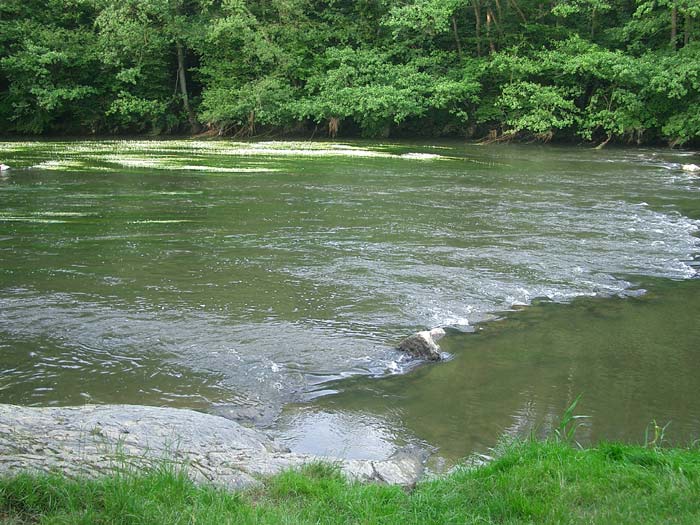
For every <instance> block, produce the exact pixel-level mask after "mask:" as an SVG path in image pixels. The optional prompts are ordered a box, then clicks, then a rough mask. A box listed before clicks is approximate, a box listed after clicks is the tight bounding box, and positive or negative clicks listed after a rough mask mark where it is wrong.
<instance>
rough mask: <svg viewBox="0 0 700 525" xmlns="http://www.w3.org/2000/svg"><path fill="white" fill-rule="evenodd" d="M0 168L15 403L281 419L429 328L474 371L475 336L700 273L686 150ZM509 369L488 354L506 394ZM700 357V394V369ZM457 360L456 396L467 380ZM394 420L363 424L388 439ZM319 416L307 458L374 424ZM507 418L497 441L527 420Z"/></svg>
mask: <svg viewBox="0 0 700 525" xmlns="http://www.w3.org/2000/svg"><path fill="white" fill-rule="evenodd" d="M0 157H2V160H3V162H5V163H7V164H11V165H13V166H14V168H15V169H13V170H12V171H10V172H9V174H8V175H7V176H5V177H3V178H0V368H1V369H2V376H1V377H0V401H2V402H12V403H22V404H36V405H44V404H76V403H83V402H86V401H93V402H127V403H149V404H168V405H175V406H189V407H195V408H201V409H212V407H214V408H216V407H219V408H221V407H229V408H231V407H232V410H234V411H236V410H238V409H239V408H240V407H244V408H245V409H247V410H251V411H253V412H254V413H256V414H267V415H269V414H273V415H274V414H275V413H277V410H278V409H279V407H280V406H281V404H283V403H285V402H289V401H299V400H308V399H310V398H312V397H314V396H317V395H320V394H321V393H324V389H325V388H326V386H325V385H326V383H327V382H328V381H331V380H336V379H339V378H343V377H348V376H383V375H385V374H390V373H393V372H396V371H402V370H404V369H406V368H407V366H408V365H409V364H408V363H405V362H403V361H402V359H401V356H399V355H398V354H397V353H396V352H395V351H394V349H393V347H394V345H395V343H396V342H397V341H398V340H400V339H401V338H402V337H403V336H405V335H407V334H408V333H410V332H412V331H414V330H417V329H423V328H426V327H433V326H448V327H453V328H455V329H456V330H457V331H455V332H454V333H453V334H452V335H451V336H450V337H448V339H447V342H446V344H445V345H444V347H445V349H447V350H450V349H453V350H454V351H453V352H452V353H453V354H455V356H457V354H459V353H460V351H459V349H458V347H459V346H460V345H461V344H462V343H459V341H462V340H465V338H468V337H469V336H468V335H462V336H460V335H459V334H458V331H467V332H468V331H471V330H473V327H474V325H475V323H480V322H483V321H487V320H490V319H494V318H495V317H498V316H501V315H502V314H503V312H505V311H508V310H512V309H513V308H519V307H520V306H521V305H528V304H530V303H531V302H532V301H533V300H535V299H538V300H539V299H545V300H550V301H554V302H558V303H562V302H563V303H568V302H570V301H571V300H572V299H574V298H577V297H582V296H584V297H612V296H618V295H619V294H623V295H636V294H638V293H641V292H637V291H635V290H637V289H638V288H639V286H638V285H639V283H640V282H643V281H644V279H649V278H654V279H661V280H660V281H658V280H657V281H654V282H665V281H664V279H671V280H686V279H690V278H692V277H693V276H694V275H695V268H696V265H695V263H694V259H695V257H696V254H697V253H698V246H699V240H698V238H697V237H696V236H695V234H696V232H697V229H698V224H699V223H698V221H697V219H698V217H700V211H699V209H698V201H699V199H698V197H699V196H700V193H699V192H700V182H699V180H698V179H696V178H692V177H690V176H689V175H686V174H684V173H683V172H682V171H681V170H680V169H679V164H678V163H681V162H687V161H688V160H687V159H688V157H687V156H684V154H682V153H674V152H669V151H663V150H604V151H592V150H588V149H583V148H559V147H535V146H533V147H516V146H498V147H479V146H465V145H461V144H430V145H426V144H422V145H416V144H386V145H365V144H361V143H350V144H330V143H281V142H271V143H232V142H192V141H153V142H148V141H142V142H71V143H60V142H53V143H19V142H17V143H2V144H0ZM669 282H671V281H669ZM627 301H628V302H629V301H630V300H629V299H628V300H627ZM623 303H624V301H623ZM624 304H627V303H624ZM535 311H536V310H535ZM553 311H556V312H557V314H556V315H559V313H558V312H560V311H561V310H558V309H556V308H555V310H553ZM552 316H554V314H552ZM550 317H551V316H543V318H542V319H539V320H538V322H537V323H534V324H533V326H534V325H535V324H536V325H537V326H538V327H542V328H538V329H540V330H544V331H545V332H544V333H547V323H548V322H552V321H551V319H550ZM555 321H556V320H555ZM562 323H563V326H564V328H565V327H566V326H567V322H566V321H562ZM572 326H574V323H572ZM604 329H607V330H611V331H613V332H615V331H616V328H615V327H614V326H607V327H605V328H604ZM692 337H697V334H694V335H692ZM503 344H507V345H510V346H511V347H512V348H516V349H517V347H518V346H519V344H520V343H519V342H518V340H517V338H516V339H513V340H508V341H507V342H506V341H504V342H503ZM455 345H456V346H455ZM698 346H700V345H698ZM501 348H502V347H501ZM553 348H554V349H553V350H552V352H549V353H548V351H547V349H546V348H542V350H541V352H540V353H538V354H537V356H533V355H532V354H531V353H527V356H529V358H530V359H538V360H539V359H541V360H542V361H543V362H547V363H548V366H554V367H555V370H557V371H558V372H556V373H553V376H552V377H550V376H544V377H540V378H537V379H536V381H537V382H538V384H540V385H541V384H542V383H543V382H550V381H551V382H553V383H556V384H559V383H557V382H556V376H557V374H565V373H566V372H565V370H567V367H568V366H569V365H570V363H565V362H564V361H566V360H565V359H564V358H563V357H561V356H559V354H557V352H561V351H562V350H561V345H560V343H557V344H556V345H554V346H553ZM557 348H558V350H557ZM596 351H600V350H596ZM610 351H611V352H612V351H613V350H610ZM650 351H651V350H650ZM513 352H514V354H513V355H512V356H510V357H502V356H501V358H503V359H505V360H506V362H507V364H505V365H504V364H503V363H501V362H497V363H494V362H492V361H490V355H491V354H489V353H484V355H478V356H474V355H472V356H471V357H470V359H474V360H476V361H475V362H478V363H479V366H483V367H486V368H487V369H488V372H484V373H485V374H486V375H487V376H488V377H491V380H492V381H496V382H498V381H505V382H506V384H507V383H508V382H512V381H513V378H514V377H517V376H518V372H517V370H518V366H519V365H518V364H517V363H518V359H520V358H522V355H520V354H518V353H517V351H516V350H513ZM627 359H630V360H633V359H635V357H634V356H628V358H627ZM685 359H686V360H687V362H686V361H684V363H685V364H684V366H681V367H680V368H679V370H678V373H680V374H681V375H683V374H686V375H687V377H688V381H689V387H690V386H693V387H694V388H695V389H697V387H698V386H700V385H699V384H698V383H697V382H693V381H691V380H690V377H691V375H693V374H694V377H698V372H700V365H698V361H700V360H698V356H697V354H693V355H690V354H689V355H688V356H686V357H685ZM461 362H463V361H461V360H460V359H455V363H454V364H451V363H447V364H446V365H440V366H441V367H443V368H435V370H438V369H439V370H452V371H453V372H450V373H453V374H456V375H454V376H451V377H449V378H448V377H443V378H440V379H435V381H436V382H437V383H436V384H440V385H444V384H463V383H464V382H466V381H467V376H469V373H467V372H466V371H462V372H461V375H460V373H459V372H456V370H457V369H459V367H460V366H461V365H458V363H461ZM489 363H490V364H489ZM530 363H531V361H530ZM552 363H558V364H556V365H552ZM581 366H582V367H583V368H582V370H583V372H579V373H583V374H585V370H586V368H585V366H586V365H585V364H584V365H581ZM439 373H440V372H432V371H430V372H429V371H427V370H426V369H422V370H419V371H417V372H414V373H413V374H411V375H410V376H407V377H410V378H419V377H422V376H424V375H426V374H439ZM444 373H447V372H444ZM592 373H593V372H592ZM648 373H649V374H652V375H653V371H652V369H650V371H649V372H648ZM489 374H490V375H489ZM459 377H461V378H462V379H461V380H460V379H459ZM402 380H404V379H401V380H398V381H399V383H400V381H402ZM426 381H427V379H426ZM518 381H525V383H527V379H522V378H520V379H518ZM641 383H643V381H642V382H641ZM681 383H682V381H681ZM371 384H374V383H371V382H370V383H367V384H364V383H362V382H360V386H359V387H358V388H359V391H365V390H367V389H371V388H372V387H370V386H368V385H371ZM424 384H425V383H424ZM601 384H605V382H602V383H601ZM333 385H335V383H333ZM404 387H405V386H404ZM404 387H397V388H404ZM329 388H331V387H329ZM332 388H335V387H332ZM407 388H411V387H407ZM440 388H442V387H440ZM595 388H600V385H597V386H595ZM684 388H685V387H684ZM457 390H459V389H457ZM432 391H433V392H436V390H435V389H433V390H432ZM484 392H488V389H485V390H484ZM558 393H561V391H558ZM387 395H388V394H387ZM445 395H448V393H445ZM470 395H471V394H470ZM616 395H617V394H616ZM564 397H566V396H564ZM333 398H334V397H333V396H331V397H330V398H328V400H329V401H328V402H333V401H331V400H332V399H333ZM493 399H494V400H495V401H494V402H495V403H497V404H498V401H497V400H498V397H497V396H496V397H495V398H493ZM472 401H473V402H474V403H476V404H478V403H477V402H476V401H474V400H472ZM564 401H565V399H563V400H562V402H564ZM324 402H325V401H324ZM368 403H369V402H368ZM350 404H352V403H350ZM499 406H504V405H503V403H501V405H499ZM557 409H558V407H557ZM387 410H388V409H384V408H382V409H381V410H380V409H377V411H378V412H377V413H378V414H380V415H377V416H376V417H378V418H379V419H378V420H377V422H375V423H373V422H372V420H371V417H375V416H374V415H369V416H366V417H370V420H367V419H362V420H361V421H362V422H364V423H363V424H365V423H366V424H367V425H370V426H372V427H373V428H380V427H382V425H385V424H388V423H387V421H390V420H391V414H390V413H389V412H390V411H387ZM513 410H515V411H518V410H520V411H522V410H525V409H524V408H523V407H522V406H518V407H514V408H513V409H512V410H511V409H510V408H509V409H508V411H509V414H511V415H512V413H513ZM693 411H695V412H693ZM312 412H313V413H314V414H315V415H314V417H317V418H321V419H320V420H317V421H316V423H314V422H313V420H312V419H309V418H306V419H304V418H303V417H302V418H300V416H299V417H297V416H295V417H297V419H296V420H295V421H296V423H294V424H291V423H289V425H291V426H289V427H288V429H287V432H288V434H289V436H290V437H289V441H290V443H292V444H293V445H295V446H299V447H300V448H304V445H303V441H304V439H303V438H302V437H300V436H304V435H307V433H306V432H305V431H304V430H303V429H305V428H307V427H308V425H312V426H313V425H315V428H316V429H319V428H326V429H328V428H332V425H330V424H326V423H323V418H324V417H325V418H331V417H334V418H337V417H340V418H341V419H342V418H346V419H347V418H349V417H350V420H351V421H355V423H351V424H350V427H352V426H353V425H355V426H356V425H357V424H359V423H358V422H359V421H360V420H358V419H355V420H352V418H351V414H352V411H351V410H349V409H348V410H347V411H345V412H341V413H340V415H339V416H338V415H334V413H333V412H332V411H331V412H328V411H323V410H321V411H312ZM698 412H699V411H698V410H697V407H695V408H688V410H687V411H686V413H687V415H688V418H690V417H691V416H692V417H695V418H696V419H697V416H698ZM302 413H303V411H302ZM399 415H400V414H399ZM399 415H397V417H399ZM290 417H291V416H290ZM402 417H405V415H404V416H402ZM416 417H418V416H416ZM499 418H500V419H494V421H493V422H490V423H488V425H489V426H490V428H497V429H499V430H498V431H493V432H491V433H490V434H488V435H489V438H488V439H486V438H485V439H486V440H487V441H488V440H491V438H492V437H493V436H492V434H493V435H496V434H499V433H502V432H503V431H504V430H505V428H502V427H504V426H505V427H508V426H509V425H511V423H512V422H510V423H508V424H505V423H504V421H505V420H504V419H503V417H501V416H499ZM399 419H401V418H400V417H399ZM448 419H449V418H448ZM506 419H507V418H506ZM368 421H369V422H368ZM508 421H510V420H508ZM295 425H296V426H295ZM414 426H415V425H414ZM337 428H339V429H342V428H345V427H343V425H340V426H338V427H337ZM339 432H340V433H341V434H342V433H343V432H345V431H343V430H339ZM387 432H388V433H391V431H390V430H387ZM409 433H411V434H416V435H418V436H419V437H420V438H421V439H425V440H428V441H430V440H431V439H432V440H433V441H435V439H434V438H432V437H431V436H426V435H425V432H423V435H421V432H420V431H418V432H416V430H415V428H414V429H410V432H409ZM295 436H296V437H295ZM699 437H700V436H699ZM329 439H330V438H329ZM377 439H378V441H377V442H378V443H383V442H384V441H385V440H384V438H383V437H381V436H380V438H377ZM387 439H388V438H387ZM346 441H347V440H346ZM438 441H439V440H438ZM329 442H332V439H330V441H329ZM339 442H340V443H341V445H337V446H339V447H341V448H342V439H340V441H339ZM334 443H335V442H334ZM377 450H383V449H382V447H381V446H379V445H378V446H377ZM462 452H463V451H460V453H462ZM348 454H350V455H352V454H351V453H350V452H348ZM455 454H456V452H455Z"/></svg>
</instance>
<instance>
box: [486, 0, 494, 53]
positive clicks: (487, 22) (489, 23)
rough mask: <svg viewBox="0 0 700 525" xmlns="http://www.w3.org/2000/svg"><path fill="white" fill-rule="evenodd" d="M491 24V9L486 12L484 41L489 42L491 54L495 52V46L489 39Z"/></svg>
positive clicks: (491, 39)
mask: <svg viewBox="0 0 700 525" xmlns="http://www.w3.org/2000/svg"><path fill="white" fill-rule="evenodd" d="M491 22H493V12H491V8H488V9H487V10H486V39H487V40H488V41H489V51H490V52H491V53H492V54H493V53H495V52H496V46H495V45H494V44H493V38H491Z"/></svg>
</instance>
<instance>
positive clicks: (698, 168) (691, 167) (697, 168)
mask: <svg viewBox="0 0 700 525" xmlns="http://www.w3.org/2000/svg"><path fill="white" fill-rule="evenodd" d="M681 169H682V170H683V171H688V172H690V173H697V172H699V171H700V166H698V165H697V164H683V165H682V166H681Z"/></svg>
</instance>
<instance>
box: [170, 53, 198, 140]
mask: <svg viewBox="0 0 700 525" xmlns="http://www.w3.org/2000/svg"><path fill="white" fill-rule="evenodd" d="M175 46H176V47H177V77H178V80H179V84H180V94H181V95H182V105H183V106H184V108H185V112H186V113H187V120H188V121H189V123H190V130H191V131H192V133H197V132H198V131H199V129H200V128H199V122H197V117H196V116H195V114H194V111H193V110H192V106H190V98H189V95H188V93H187V77H186V75H185V51H184V49H183V48H182V43H181V42H180V41H177V42H176V43H175Z"/></svg>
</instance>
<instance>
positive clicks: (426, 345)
mask: <svg viewBox="0 0 700 525" xmlns="http://www.w3.org/2000/svg"><path fill="white" fill-rule="evenodd" d="M444 335H445V330H443V329H442V328H433V329H432V330H423V331H422V332H416V333H415V334H413V335H412V336H409V337H407V338H406V339H404V340H403V341H401V342H400V343H399V346H398V348H399V350H401V351H402V352H406V353H407V354H409V355H411V356H413V357H418V358H421V359H427V360H429V361H439V360H440V347H439V346H438V344H437V342H436V341H439V340H440V339H441V338H442V336H444Z"/></svg>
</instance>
